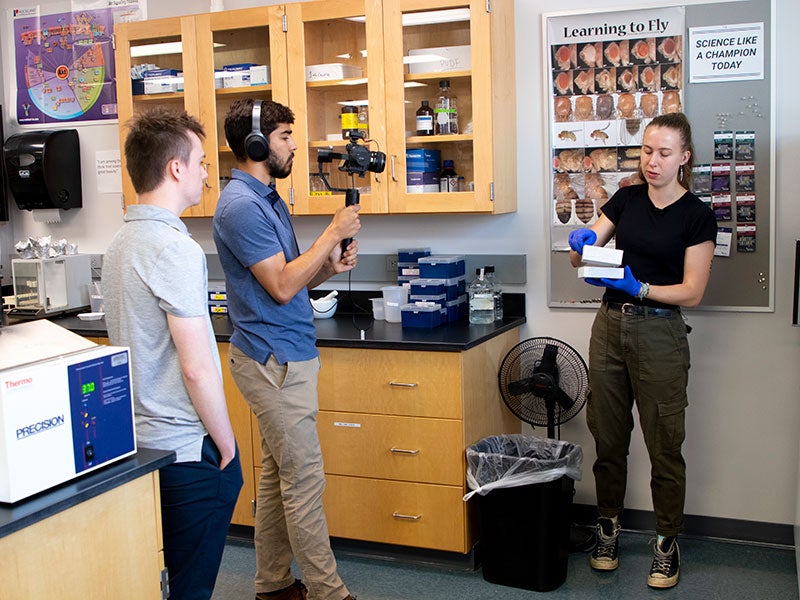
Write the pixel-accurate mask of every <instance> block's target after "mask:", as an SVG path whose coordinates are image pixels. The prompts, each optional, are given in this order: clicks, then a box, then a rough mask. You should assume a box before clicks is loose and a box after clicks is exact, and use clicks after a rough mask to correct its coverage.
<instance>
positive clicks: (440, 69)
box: [408, 46, 472, 73]
mask: <svg viewBox="0 0 800 600" xmlns="http://www.w3.org/2000/svg"><path fill="white" fill-rule="evenodd" d="M408 55H409V56H410V57H412V56H419V57H421V58H422V59H424V60H420V61H419V62H418V61H416V60H414V59H411V60H410V61H409V64H408V72H409V73H446V72H448V71H467V70H469V69H471V68H472V48H471V47H470V46H442V47H440V48H416V49H413V50H409V51H408Z"/></svg>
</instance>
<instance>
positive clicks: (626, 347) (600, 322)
mask: <svg viewBox="0 0 800 600" xmlns="http://www.w3.org/2000/svg"><path fill="white" fill-rule="evenodd" d="M688 374H689V344H688V342H687V339H686V325H685V323H684V322H683V318H682V317H681V314H680V312H679V311H674V312H673V314H672V316H669V317H667V316H649V315H648V316H644V315H642V316H639V315H626V314H623V313H622V312H620V311H619V310H614V309H609V308H608V307H607V305H605V304H603V305H602V306H601V308H600V310H599V311H598V312H597V316H596V317H595V320H594V324H593V325H592V337H591V340H590V343H589V386H590V392H589V400H588V405H587V412H586V415H587V416H586V420H587V424H588V426H589V430H590V431H591V433H592V435H593V436H594V439H595V447H596V450H597V460H596V461H595V463H594V467H593V472H594V477H595V486H596V491H597V507H598V511H599V513H600V516H603V517H614V516H617V515H619V514H620V513H621V512H622V509H623V505H624V500H625V489H626V483H627V475H628V465H627V462H628V461H627V459H628V448H629V446H630V440H631V431H632V430H633V404H634V402H635V403H636V408H637V410H638V412H639V424H640V426H641V428H642V432H643V434H644V441H645V445H646V446H647V451H648V453H649V455H650V464H651V467H652V468H651V479H650V488H651V492H652V496H653V509H654V511H655V515H656V531H657V533H659V534H660V535H665V536H670V535H677V534H678V533H680V532H681V531H682V530H683V505H684V499H685V496H686V463H685V462H684V459H683V456H682V454H681V445H682V444H683V440H684V437H685V428H684V416H685V410H686V406H687V405H688V399H687V396H686V386H687V382H688Z"/></svg>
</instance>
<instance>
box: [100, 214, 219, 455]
mask: <svg viewBox="0 0 800 600" xmlns="http://www.w3.org/2000/svg"><path fill="white" fill-rule="evenodd" d="M207 280H208V273H207V268H206V259H205V255H204V254H203V250H202V248H200V246H199V244H197V242H195V241H194V240H192V239H191V237H190V236H189V232H188V231H187V229H186V226H185V225H184V224H183V222H182V221H181V220H180V219H179V218H178V217H177V216H175V215H174V214H173V213H171V212H170V211H168V210H166V209H163V208H159V207H157V206H152V205H147V204H134V205H131V206H129V207H128V211H127V214H126V215H125V225H123V226H122V228H121V229H120V230H119V231H118V232H117V234H116V235H115V236H114V239H113V240H112V241H111V244H110V245H109V247H108V250H107V252H106V254H105V256H104V258H103V296H104V304H105V311H106V325H107V327H108V337H109V340H110V341H111V343H112V344H114V345H119V346H129V347H130V349H131V370H132V372H133V391H134V410H135V415H136V439H137V442H138V443H139V444H140V445H141V446H143V447H145V448H158V449H162V450H174V451H175V453H176V454H177V461H178V462H189V461H198V460H200V455H201V449H202V444H203V436H205V435H206V429H205V427H204V426H203V423H202V422H201V421H200V417H199V416H198V414H197V412H196V411H195V409H194V406H193V405H192V403H191V400H190V398H189V393H188V391H187V390H186V386H185V385H184V383H183V377H182V375H181V369H180V363H179V360H178V352H177V349H176V348H175V344H174V343H173V341H172V336H170V333H169V326H168V325H167V313H169V314H171V315H174V316H176V317H199V316H205V317H206V322H207V325H208V335H209V342H210V344H211V348H212V351H213V354H214V359H215V361H216V363H217V368H218V369H220V364H219V355H218V353H217V346H216V342H215V339H214V332H213V329H212V327H211V320H210V318H209V315H208V282H207Z"/></svg>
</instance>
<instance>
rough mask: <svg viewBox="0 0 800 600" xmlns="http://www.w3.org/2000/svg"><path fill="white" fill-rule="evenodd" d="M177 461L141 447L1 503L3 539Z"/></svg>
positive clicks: (167, 453) (167, 454)
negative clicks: (61, 481) (23, 497)
mask: <svg viewBox="0 0 800 600" xmlns="http://www.w3.org/2000/svg"><path fill="white" fill-rule="evenodd" d="M76 320H77V319H76ZM174 461H175V453H174V452H171V451H167V450H150V449H147V448H139V450H138V451H137V452H136V454H134V455H133V456H129V457H128V458H125V459H123V460H120V461H119V462H115V463H112V464H110V465H106V466H104V467H102V468H100V469H98V470H96V471H92V472H91V473H87V474H86V475H82V476H80V477H78V478H77V479H72V480H71V481H68V482H66V483H62V484H61V485H59V486H56V487H54V488H51V489H49V490H45V491H43V492H40V493H38V494H36V495H35V496H31V497H30V498H27V499H25V500H20V501H19V502H15V503H14V504H5V503H0V537H5V536H7V535H9V534H12V533H14V532H15V531H19V530H20V529H24V528H25V527H28V526H30V525H33V524H34V523H38V522H39V521H43V520H44V519H46V518H47V517H51V516H53V515H55V514H58V513H60V512H62V511H65V510H67V509H69V508H72V507H73V506H76V505H78V504H80V503H81V502H85V501H86V500H89V499H90V498H94V497H95V496H99V495H101V494H104V493H105V492H107V491H109V490H112V489H114V488H116V487H119V486H121V485H123V484H126V483H128V482H130V481H133V480H134V479H138V478H139V477H142V476H143V475H147V474H148V473H151V472H153V471H155V470H157V469H160V468H161V467H165V466H167V465H168V464H170V463H172V462H174Z"/></svg>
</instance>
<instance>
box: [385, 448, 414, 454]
mask: <svg viewBox="0 0 800 600" xmlns="http://www.w3.org/2000/svg"><path fill="white" fill-rule="evenodd" d="M389 452H394V453H395V454H419V450H404V449H403V448H395V447H392V448H389Z"/></svg>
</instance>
